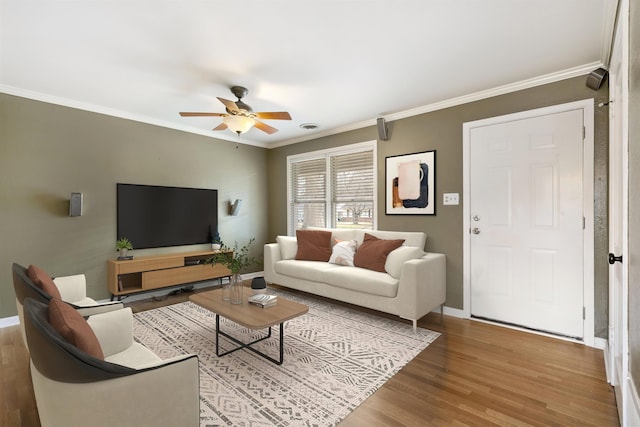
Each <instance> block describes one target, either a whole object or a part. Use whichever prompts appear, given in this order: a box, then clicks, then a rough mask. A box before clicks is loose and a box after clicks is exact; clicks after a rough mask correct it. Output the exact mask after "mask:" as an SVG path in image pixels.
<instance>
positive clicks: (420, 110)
mask: <svg viewBox="0 0 640 427" xmlns="http://www.w3.org/2000/svg"><path fill="white" fill-rule="evenodd" d="M603 65H604V64H603V63H602V62H601V61H596V62H590V63H588V64H584V65H580V66H578V67H573V68H568V69H566V70H561V71H558V72H555V73H550V74H545V75H543V76H538V77H534V78H532V79H527V80H522V81H520V82H516V83H511V84H507V85H503V86H498V87H494V88H491V89H487V90H482V91H479V92H475V93H471V94H469V95H464V96H459V97H457V98H451V99H447V100H444V101H440V102H434V103H432V104H428V105H424V106H422V107H417V108H413V109H411V110H405V111H399V112H396V113H390V114H386V115H383V116H379V117H382V118H384V119H385V120H386V121H387V122H391V121H394V120H400V119H405V118H407V117H413V116H418V115H420V114H425V113H430V112H432V111H438V110H442V109H445V108H450V107H455V106H457V105H463V104H467V103H470V102H475V101H480V100H482V99H487V98H491V97H494V96H498V95H504V94H507V93H511V92H517V91H519V90H524V89H529V88H532V87H536V86H542V85H545V84H549V83H554V82H558V81H561V80H566V79H570V78H573V77H578V76H584V75H586V74H589V73H590V72H591V71H593V70H594V69H596V68H599V67H602V66H603ZM376 120H377V117H376V118H374V119H370V120H363V121H361V122H358V123H352V124H349V125H346V126H341V127H338V128H334V129H328V130H326V131H322V132H314V133H312V134H310V135H305V136H302V137H299V138H292V139H287V140H283V141H278V142H274V143H272V144H268V145H267V148H278V147H283V146H285V145H291V144H296V143H298V142H304V141H309V140H312V139H317V138H322V137H325V136H330V135H335V134H338V133H344V132H349V131H352V130H356V129H362V128H365V127H369V126H376Z"/></svg>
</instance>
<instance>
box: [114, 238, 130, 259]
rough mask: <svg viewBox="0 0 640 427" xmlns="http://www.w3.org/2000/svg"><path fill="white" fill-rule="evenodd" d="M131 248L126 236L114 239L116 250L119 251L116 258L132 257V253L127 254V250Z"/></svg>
mask: <svg viewBox="0 0 640 427" xmlns="http://www.w3.org/2000/svg"><path fill="white" fill-rule="evenodd" d="M132 249H133V244H132V243H131V241H130V240H129V239H127V238H126V237H121V238H119V239H118V240H116V251H118V252H120V256H119V257H118V260H123V259H133V255H127V251H129V250H132Z"/></svg>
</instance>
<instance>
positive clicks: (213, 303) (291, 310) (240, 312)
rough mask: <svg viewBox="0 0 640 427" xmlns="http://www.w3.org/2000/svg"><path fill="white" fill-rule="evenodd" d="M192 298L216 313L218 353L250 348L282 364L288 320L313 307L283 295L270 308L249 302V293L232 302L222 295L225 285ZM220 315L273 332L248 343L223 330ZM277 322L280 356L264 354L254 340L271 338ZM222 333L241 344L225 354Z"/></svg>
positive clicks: (219, 354) (248, 326)
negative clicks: (224, 298) (238, 301)
mask: <svg viewBox="0 0 640 427" xmlns="http://www.w3.org/2000/svg"><path fill="white" fill-rule="evenodd" d="M189 299H190V300H191V301H192V302H193V303H195V304H198V305H199V306H201V307H204V308H206V309H207V310H209V311H212V312H214V313H215V314H216V355H217V356H218V357H221V356H225V355H227V354H229V353H233V352H234V351H237V350H240V349H242V348H246V349H247V350H251V351H253V352H254V353H256V354H258V355H259V356H262V357H264V358H265V359H267V360H269V361H271V362H273V363H275V364H278V365H282V361H283V360H284V322H286V321H287V320H290V319H293V318H294V317H298V316H301V315H303V314H305V313H306V312H308V311H309V307H307V306H306V305H304V304H300V303H297V302H295V301H291V300H288V299H285V298H282V297H281V296H278V303H277V304H276V305H274V306H271V307H267V308H261V307H258V306H256V305H253V304H249V303H248V302H247V297H246V296H245V297H244V298H243V301H242V304H231V302H229V301H224V300H223V299H222V289H215V290H213V291H207V292H201V293H198V294H195V295H191V296H190V297H189ZM220 316H222V317H224V318H225V319H229V320H231V321H232V322H235V323H237V324H239V325H241V326H244V327H245V328H249V329H253V330H256V329H267V328H268V329H269V332H268V334H267V335H265V336H263V337H261V338H258V339H257V340H254V341H251V342H248V343H244V342H242V341H240V340H238V339H237V338H235V337H232V336H230V335H229V334H227V333H225V332H222V331H221V330H220ZM275 325H280V359H279V360H278V359H275V358H273V357H271V356H269V355H267V354H264V353H263V352H261V351H259V350H257V349H255V348H254V347H253V345H254V344H256V343H258V342H260V341H263V340H265V339H267V338H270V337H271V327H272V326H275ZM220 335H222V336H223V337H226V338H228V339H230V340H231V341H233V342H235V343H236V344H238V345H239V346H238V347H236V348H234V349H232V350H229V351H226V352H224V353H222V354H221V353H220V345H219V339H220Z"/></svg>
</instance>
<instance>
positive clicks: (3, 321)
mask: <svg viewBox="0 0 640 427" xmlns="http://www.w3.org/2000/svg"><path fill="white" fill-rule="evenodd" d="M260 276H264V271H256V272H254V273H246V274H242V279H243V280H247V279H253V278H254V277H260ZM189 285H190V284H189V283H186V284H185V285H184V286H183V287H185V286H189ZM217 285H218V283H217V279H214V280H209V281H206V282H199V283H195V284H194V285H193V287H194V289H203V288H208V287H212V286H217ZM175 289H179V287H178V286H175V287H172V288H171V289H162V290H157V291H151V292H141V293H139V294H131V295H129V296H128V297H127V298H124V299H123V300H122V301H121V302H122V303H123V304H127V303H129V302H133V301H141V300H145V299H150V298H153V297H161V296H165V295H167V294H169V293H170V292H171V290H175ZM109 301H110V300H108V299H103V300H99V301H97V302H99V303H102V302H109ZM19 324H20V319H19V318H18V316H12V317H4V318H0V329H2V328H7V327H9V326H15V325H19Z"/></svg>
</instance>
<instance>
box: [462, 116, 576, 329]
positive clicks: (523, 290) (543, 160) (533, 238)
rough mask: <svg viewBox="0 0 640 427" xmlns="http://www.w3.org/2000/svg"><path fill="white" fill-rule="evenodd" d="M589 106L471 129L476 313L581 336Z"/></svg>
mask: <svg viewBox="0 0 640 427" xmlns="http://www.w3.org/2000/svg"><path fill="white" fill-rule="evenodd" d="M583 126H584V125H583V111H582V110H572V111H566V112H561V113H556V114H549V115H544V116H540V117H534V118H528V119H521V120H514V121H512V122H506V123H500V124H495V125H488V126H484V127H477V128H473V129H471V137H470V192H469V194H470V211H469V212H470V215H471V220H470V224H471V227H472V230H471V232H472V234H471V239H470V258H471V260H470V264H471V314H472V315H473V316H477V317H483V318H489V319H493V320H498V321H502V322H508V323H513V324H517V325H522V326H526V327H529V328H534V329H539V330H542V331H547V332H551V333H556V334H562V335H567V336H571V337H577V338H581V337H583V334H584V331H583V267H584V266H583V257H584V253H583V239H584V236H583V231H584V230H583V211H582V209H583V208H582V206H583V200H582V194H583V187H582V176H583V171H582V167H583V165H582V158H583V152H582V150H583V146H582V144H583Z"/></svg>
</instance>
